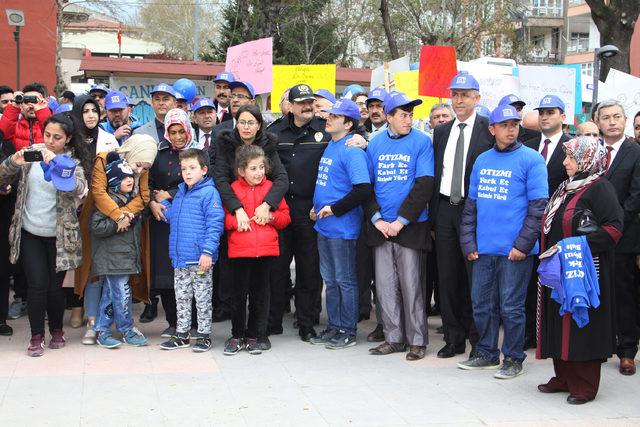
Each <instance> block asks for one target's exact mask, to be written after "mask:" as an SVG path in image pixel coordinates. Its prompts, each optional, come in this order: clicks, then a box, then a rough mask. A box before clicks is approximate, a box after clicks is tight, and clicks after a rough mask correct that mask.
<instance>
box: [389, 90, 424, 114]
mask: <svg viewBox="0 0 640 427" xmlns="http://www.w3.org/2000/svg"><path fill="white" fill-rule="evenodd" d="M383 102H384V113H385V114H389V113H390V112H392V111H393V110H395V109H396V108H398V107H415V106H416V105H420V104H422V99H414V100H411V99H409V97H408V96H407V95H406V94H405V93H402V92H395V91H394V92H391V93H390V94H389V95H387V97H386V98H385V99H384V101H383Z"/></svg>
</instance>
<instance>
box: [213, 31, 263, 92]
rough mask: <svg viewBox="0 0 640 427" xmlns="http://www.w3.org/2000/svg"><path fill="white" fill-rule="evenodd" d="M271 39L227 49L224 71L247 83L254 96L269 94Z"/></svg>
mask: <svg viewBox="0 0 640 427" xmlns="http://www.w3.org/2000/svg"><path fill="white" fill-rule="evenodd" d="M272 61H273V38H271V37H268V38H264V39H259V40H253V41H250V42H246V43H242V44H239V45H236V46H231V47H229V48H228V49H227V62H226V64H225V68H224V69H225V70H226V71H229V72H231V73H233V75H234V76H235V78H236V79H237V80H242V81H246V82H249V83H251V84H252V85H253V88H254V90H255V91H256V94H258V93H269V92H271V88H272V84H273V76H272V67H273V65H272Z"/></svg>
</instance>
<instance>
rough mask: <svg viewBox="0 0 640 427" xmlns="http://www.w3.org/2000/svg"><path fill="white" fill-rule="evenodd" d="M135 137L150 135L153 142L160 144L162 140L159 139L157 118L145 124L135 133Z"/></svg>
mask: <svg viewBox="0 0 640 427" xmlns="http://www.w3.org/2000/svg"><path fill="white" fill-rule="evenodd" d="M133 134H134V135H138V134H140V135H149V136H150V137H151V138H153V140H154V141H155V142H156V144H158V143H159V142H160V138H159V137H158V130H157V129H156V119H155V117H154V118H153V119H151V120H149V121H148V122H147V123H145V124H143V125H142V126H140V127H139V128H137V129H135V130H134V131H133Z"/></svg>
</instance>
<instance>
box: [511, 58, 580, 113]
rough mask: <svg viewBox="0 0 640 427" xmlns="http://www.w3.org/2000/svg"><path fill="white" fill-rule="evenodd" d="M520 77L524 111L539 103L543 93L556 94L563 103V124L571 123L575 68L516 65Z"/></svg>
mask: <svg viewBox="0 0 640 427" xmlns="http://www.w3.org/2000/svg"><path fill="white" fill-rule="evenodd" d="M518 75H519V77H520V96H521V97H522V99H523V100H524V102H526V103H527V105H525V107H524V113H525V114H526V113H527V112H529V111H531V110H533V109H534V108H536V107H537V106H538V105H540V100H541V99H542V98H544V97H545V95H556V96H557V97H559V98H560V99H562V101H563V102H564V104H565V107H566V110H565V114H566V116H567V118H566V119H565V121H564V123H565V124H569V125H570V124H573V121H574V116H575V115H576V113H581V112H582V111H580V110H577V111H576V95H575V92H576V70H575V68H565V67H546V66H536V65H520V66H518Z"/></svg>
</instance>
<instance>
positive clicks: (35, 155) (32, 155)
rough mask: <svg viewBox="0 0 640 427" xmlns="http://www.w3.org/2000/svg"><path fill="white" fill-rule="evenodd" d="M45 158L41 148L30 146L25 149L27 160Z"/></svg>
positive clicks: (32, 160) (41, 159) (25, 159)
mask: <svg viewBox="0 0 640 427" xmlns="http://www.w3.org/2000/svg"><path fill="white" fill-rule="evenodd" d="M43 160H44V156H43V155H42V151H40V150H35V149H32V148H29V149H27V150H25V151H24V161H25V162H41V161H43Z"/></svg>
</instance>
